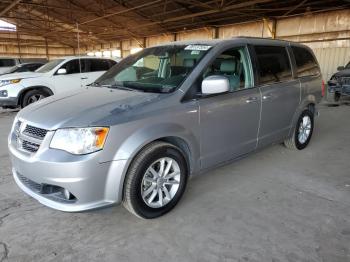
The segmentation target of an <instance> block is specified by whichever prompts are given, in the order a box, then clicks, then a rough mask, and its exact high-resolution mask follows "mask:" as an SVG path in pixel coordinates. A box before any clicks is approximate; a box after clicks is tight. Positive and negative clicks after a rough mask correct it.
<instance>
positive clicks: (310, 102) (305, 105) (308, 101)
mask: <svg viewBox="0 0 350 262" xmlns="http://www.w3.org/2000/svg"><path fill="white" fill-rule="evenodd" d="M316 104H317V100H316V97H315V96H314V95H311V94H310V95H307V96H306V97H305V98H304V99H303V100H302V101H301V103H300V104H299V106H298V108H297V110H296V111H295V113H294V116H293V120H292V124H291V128H290V130H289V136H290V135H291V134H292V133H293V131H294V127H295V125H296V123H297V121H298V118H299V116H300V114H301V113H302V112H303V111H304V110H305V109H309V110H310V111H311V112H312V113H313V114H314V115H315V113H316Z"/></svg>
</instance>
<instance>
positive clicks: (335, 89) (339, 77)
mask: <svg viewBox="0 0 350 262" xmlns="http://www.w3.org/2000/svg"><path fill="white" fill-rule="evenodd" d="M337 70H338V72H337V73H335V74H334V75H333V76H332V77H331V79H330V80H329V81H328V95H327V99H328V100H329V101H330V102H338V101H339V100H340V98H341V97H342V96H350V62H349V63H348V64H347V65H346V66H339V67H338V68H337Z"/></svg>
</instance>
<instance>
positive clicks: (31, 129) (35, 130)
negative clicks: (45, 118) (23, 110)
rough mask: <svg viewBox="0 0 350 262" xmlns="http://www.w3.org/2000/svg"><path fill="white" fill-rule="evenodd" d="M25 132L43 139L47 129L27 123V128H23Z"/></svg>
mask: <svg viewBox="0 0 350 262" xmlns="http://www.w3.org/2000/svg"><path fill="white" fill-rule="evenodd" d="M23 134H26V135H28V136H31V137H36V138H39V139H41V140H42V139H44V137H45V136H46V134H47V130H46V129H43V128H39V127H35V126H31V125H26V127H25V129H24V130H23Z"/></svg>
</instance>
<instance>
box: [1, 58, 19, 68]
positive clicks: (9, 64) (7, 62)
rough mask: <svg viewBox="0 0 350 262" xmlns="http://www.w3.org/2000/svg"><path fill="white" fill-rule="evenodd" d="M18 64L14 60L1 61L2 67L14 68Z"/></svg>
mask: <svg viewBox="0 0 350 262" xmlns="http://www.w3.org/2000/svg"><path fill="white" fill-rule="evenodd" d="M14 65H16V62H15V60H14V59H0V67H7V66H14Z"/></svg>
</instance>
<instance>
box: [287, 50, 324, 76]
mask: <svg viewBox="0 0 350 262" xmlns="http://www.w3.org/2000/svg"><path fill="white" fill-rule="evenodd" d="M292 50H293V54H294V57H295V63H296V65H297V75H298V77H303V76H311V75H319V74H320V69H319V67H318V65H317V62H316V60H315V58H314V56H313V55H312V54H311V53H310V51H309V50H307V49H306V48H302V47H296V46H292Z"/></svg>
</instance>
